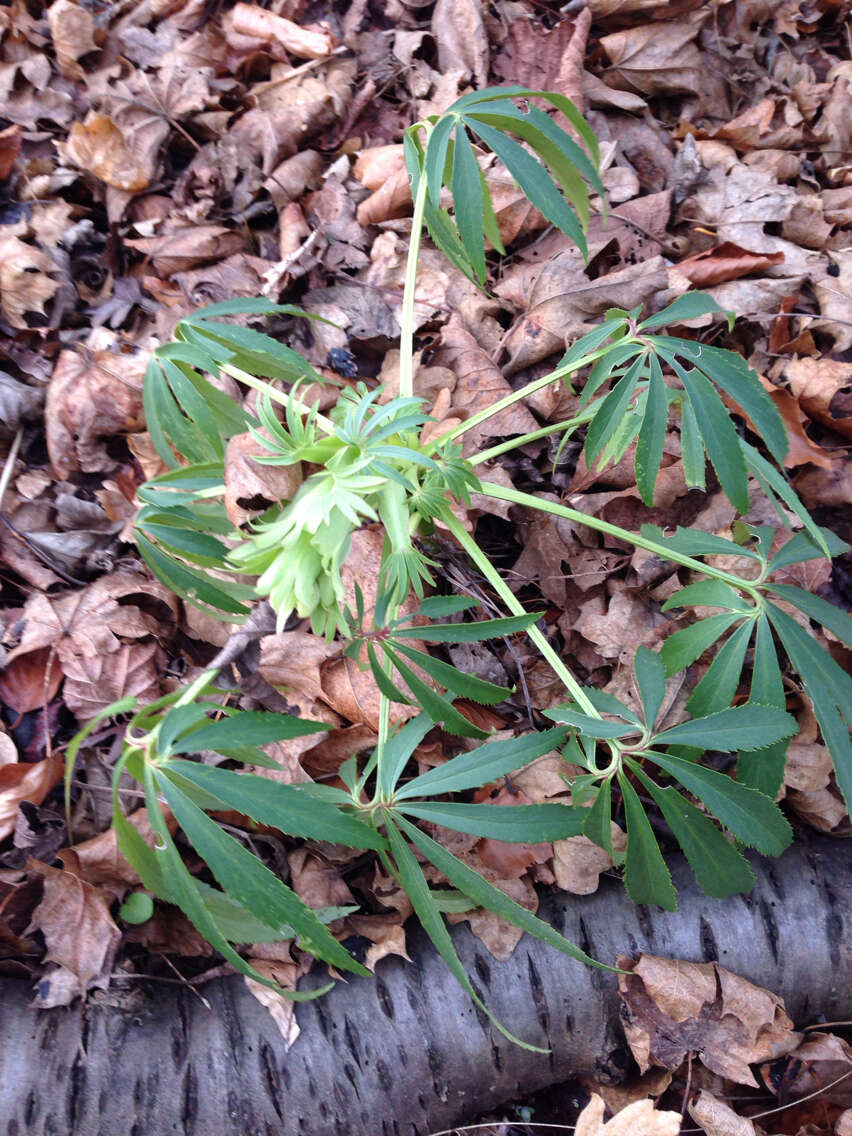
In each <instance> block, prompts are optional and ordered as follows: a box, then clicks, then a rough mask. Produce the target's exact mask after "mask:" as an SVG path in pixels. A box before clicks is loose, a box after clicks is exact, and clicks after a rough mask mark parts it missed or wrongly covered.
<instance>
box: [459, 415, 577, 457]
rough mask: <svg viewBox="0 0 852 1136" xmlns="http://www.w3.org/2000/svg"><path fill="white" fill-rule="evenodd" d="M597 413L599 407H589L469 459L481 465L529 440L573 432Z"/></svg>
mask: <svg viewBox="0 0 852 1136" xmlns="http://www.w3.org/2000/svg"><path fill="white" fill-rule="evenodd" d="M596 413H597V408H594V409H589V410H587V411H585V413H583V414H578V415H577V417H576V418H565V419H563V420H562V422H554V423H553V424H552V425H550V426H542V427H541V429H540V430H531V431H530V432H529V434H521V435H520V436H519V437H517V438H510V439H509V440H508V442H501V443H500V445H499V446H491V448H490V449H488V450H480V452H479V453H478V454H474V455H473V456H472V457H469V458H468V459H467V460H468V461H469V462H470V464H471V465H481V464H482V463H483V462H488V461H492V460H493V459H494V458H498V457H499V456H500V455H501V454H505V453H508V452H509V451H510V450H516V449H518V447H519V446H525V445H526V444H527V443H528V442H537V441H538V440H539V438H547V437H549V436H550V435H551V434H558V433H559V432H560V431H563V430H564V431H565V433H566V434H568V433H569V432H570V433H573V432H574V430H576V429H577V427H578V426H582V425H584V424H585V423H586V422H590V421H591V420H592V418H594V416H595V414H596Z"/></svg>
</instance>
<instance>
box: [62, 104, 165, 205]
mask: <svg viewBox="0 0 852 1136" xmlns="http://www.w3.org/2000/svg"><path fill="white" fill-rule="evenodd" d="M64 152H65V156H66V158H67V159H68V160H69V161H70V162H72V163H73V164H74V165H75V166H79V167H80V169H83V170H88V172H89V173H91V174H94V176H95V177H96V178H99V179H100V181H103V182H106V184H107V185H111V186H113V187H114V188H115V189H120V190H122V191H123V192H125V193H138V192H139V190H140V189H144V188H145V187H146V186H147V185H149V184H150V181H151V174H150V171H149V170H147V169H146V168H145V167H144V166H143V165H142V163H141V162H140V161H139V159H138V158H137V157H136V155H135V154H134V153H133V151H132V150H131V148H130V146H129V144H128V142H127V140H126V139H125V136H124V134H123V133H122V132H121V130H120V129H119V128H118V127H117V126H116V124H115V123H114V122H113V120H112V119H111V118H110V117H109V115H106V114H92V115H89V117H88V118H87V119H86V120H85V122H75V123H74V125H73V126H72V127H71V131H70V133H69V135H68V140H67V141H66V142H65V144H64Z"/></svg>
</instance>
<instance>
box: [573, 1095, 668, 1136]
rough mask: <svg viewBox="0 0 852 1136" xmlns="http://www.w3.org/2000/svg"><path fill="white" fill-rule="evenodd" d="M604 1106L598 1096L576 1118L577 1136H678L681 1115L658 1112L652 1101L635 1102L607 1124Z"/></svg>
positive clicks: (594, 1096) (575, 1135)
mask: <svg viewBox="0 0 852 1136" xmlns="http://www.w3.org/2000/svg"><path fill="white" fill-rule="evenodd" d="M604 1109H605V1106H604V1102H603V1098H602V1097H600V1096H598V1094H597V1093H593V1094H592V1099H591V1100H590V1101H589V1103H588V1104H587V1105H586V1107H585V1108H584V1109H583V1111H582V1112H581V1113H580V1115H579V1116H578V1117H577V1126H576V1128H575V1129H574V1136H677V1134H678V1133H679V1132H680V1122H681V1115H680V1113H679V1112H657V1111H656V1109H655V1108H654V1102H653V1101H650V1100H641V1101H634V1103H633V1104H629V1105H628V1106H627V1108H624V1109H622V1110H621V1112H619V1113H617V1114H616V1115H615V1116H614V1117H613V1118H612V1120H610V1121H608V1122H607V1123H606V1124H604V1119H603V1118H604Z"/></svg>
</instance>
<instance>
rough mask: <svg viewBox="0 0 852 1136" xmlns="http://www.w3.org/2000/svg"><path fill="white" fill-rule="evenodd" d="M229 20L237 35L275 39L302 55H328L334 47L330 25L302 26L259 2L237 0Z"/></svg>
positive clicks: (292, 53) (302, 56)
mask: <svg viewBox="0 0 852 1136" xmlns="http://www.w3.org/2000/svg"><path fill="white" fill-rule="evenodd" d="M229 23H230V27H231V28H232V29H233V31H234V32H236V33H237V35H242V36H249V37H251V38H253V39H265V40H273V41H275V42H277V43H280V44H281V46H282V47H283V48H285V50H287V51H288V52H289V53H290V54H291V55H295V56H297V58H299V59H324V58H325V57H326V56H327V55H330V54H331V52H332V50H333V48H334V40H333V38H332V35H331V32H330V31H329V30H328V29H318V28H308V27H301V26H300V25H299V24H295V23H293V21H292V20H288V19H285V17H284V16H276V15H275V13H274V12H267V11H266V9H265V8H261V7H259V5H256V4H237V6H236V7H235V8H234V10H233V12H232V13H231V18H230V21H229Z"/></svg>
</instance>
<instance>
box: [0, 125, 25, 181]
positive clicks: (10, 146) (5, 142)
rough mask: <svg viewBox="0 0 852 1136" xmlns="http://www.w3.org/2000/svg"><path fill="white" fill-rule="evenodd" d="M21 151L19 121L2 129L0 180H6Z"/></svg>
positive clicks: (0, 134) (0, 132)
mask: <svg viewBox="0 0 852 1136" xmlns="http://www.w3.org/2000/svg"><path fill="white" fill-rule="evenodd" d="M20 152H21V127H20V125H19V124H18V123H13V124H12V126H7V127H6V129H5V130H0V181H5V180H6V178H7V177H8V176H9V174H10V173H11V172H12V170H13V169H14V168H15V162H16V161H17V160H18V155H19V154H20Z"/></svg>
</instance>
